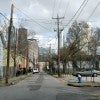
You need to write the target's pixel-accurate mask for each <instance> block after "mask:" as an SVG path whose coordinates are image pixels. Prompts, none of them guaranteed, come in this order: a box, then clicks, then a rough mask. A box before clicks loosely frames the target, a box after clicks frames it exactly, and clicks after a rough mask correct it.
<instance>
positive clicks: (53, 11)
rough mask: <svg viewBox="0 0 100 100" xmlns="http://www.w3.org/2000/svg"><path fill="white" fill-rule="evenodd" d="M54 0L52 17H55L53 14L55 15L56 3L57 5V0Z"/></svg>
mask: <svg viewBox="0 0 100 100" xmlns="http://www.w3.org/2000/svg"><path fill="white" fill-rule="evenodd" d="M53 1H54V5H53V11H52V18H53V15H54V10H55V5H56V0H53Z"/></svg>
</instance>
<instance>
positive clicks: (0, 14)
mask: <svg viewBox="0 0 100 100" xmlns="http://www.w3.org/2000/svg"><path fill="white" fill-rule="evenodd" d="M0 15H2V16H3V17H4V18H5V19H7V20H8V21H9V19H8V18H7V17H6V16H5V15H4V14H3V13H1V12H0Z"/></svg>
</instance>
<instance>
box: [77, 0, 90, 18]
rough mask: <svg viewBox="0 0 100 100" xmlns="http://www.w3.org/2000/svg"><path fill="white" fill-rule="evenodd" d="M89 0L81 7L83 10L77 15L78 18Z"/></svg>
mask: <svg viewBox="0 0 100 100" xmlns="http://www.w3.org/2000/svg"><path fill="white" fill-rule="evenodd" d="M88 1H89V0H87V1H86V3H85V4H84V5H83V8H82V9H81V11H80V12H79V14H78V16H77V17H76V20H77V19H78V18H79V16H80V15H81V13H82V11H83V9H84V8H85V7H86V5H87V3H88Z"/></svg>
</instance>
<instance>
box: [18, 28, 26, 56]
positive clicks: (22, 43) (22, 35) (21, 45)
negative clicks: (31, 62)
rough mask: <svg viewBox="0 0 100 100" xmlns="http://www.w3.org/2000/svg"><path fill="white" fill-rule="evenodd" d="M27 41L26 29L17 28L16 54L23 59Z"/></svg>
mask: <svg viewBox="0 0 100 100" xmlns="http://www.w3.org/2000/svg"><path fill="white" fill-rule="evenodd" d="M27 50H28V41H27V29H25V28H19V30H18V49H17V51H18V54H20V55H22V56H23V57H27Z"/></svg>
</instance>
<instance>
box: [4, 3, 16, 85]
mask: <svg viewBox="0 0 100 100" xmlns="http://www.w3.org/2000/svg"><path fill="white" fill-rule="evenodd" d="M13 9H14V5H13V4H12V5H11V15H10V25H9V30H8V44H7V66H6V76H5V83H6V84H8V78H9V65H10V37H11V30H12V26H13Z"/></svg>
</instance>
